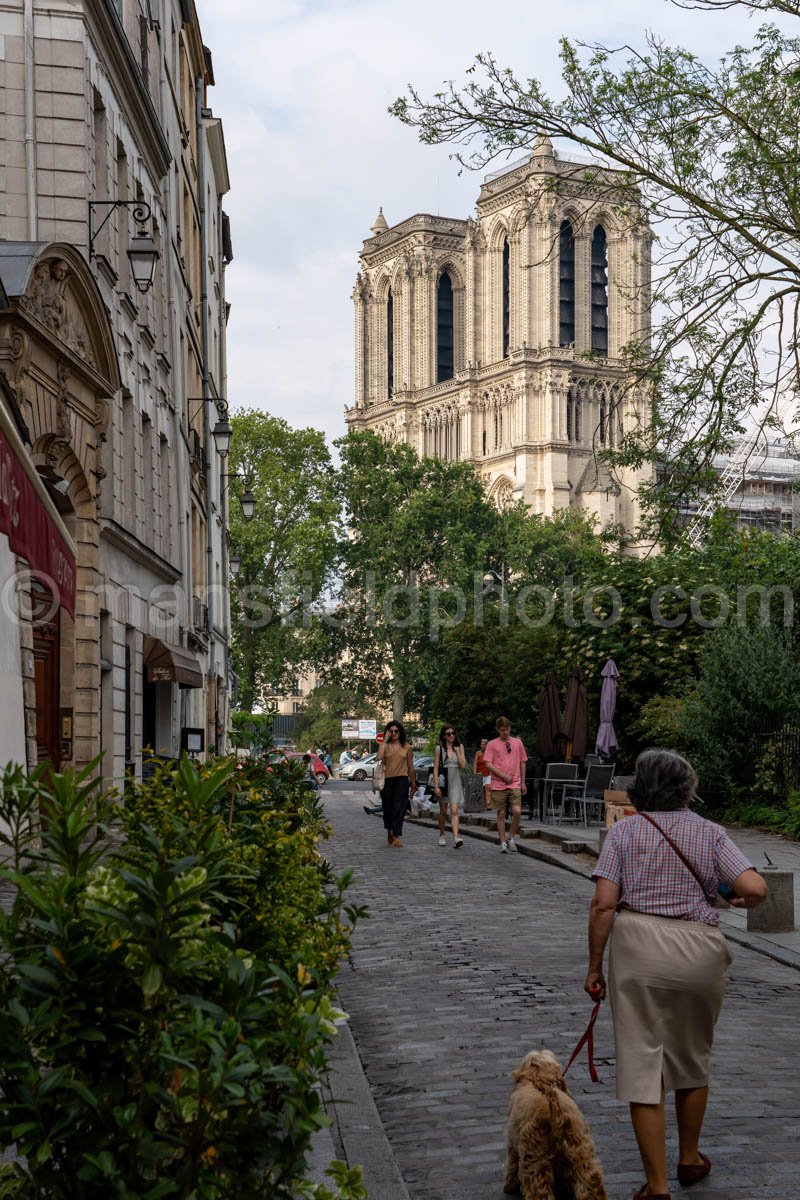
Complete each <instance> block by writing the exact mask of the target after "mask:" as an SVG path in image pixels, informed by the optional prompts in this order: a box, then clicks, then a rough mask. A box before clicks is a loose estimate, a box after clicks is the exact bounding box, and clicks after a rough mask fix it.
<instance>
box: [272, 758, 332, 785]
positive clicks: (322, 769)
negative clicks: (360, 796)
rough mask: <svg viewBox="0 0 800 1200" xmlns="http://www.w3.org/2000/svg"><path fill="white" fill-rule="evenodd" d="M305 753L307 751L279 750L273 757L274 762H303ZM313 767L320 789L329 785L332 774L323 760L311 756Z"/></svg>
mask: <svg viewBox="0 0 800 1200" xmlns="http://www.w3.org/2000/svg"><path fill="white" fill-rule="evenodd" d="M305 753H306V751H305V750H279V751H277V752H276V753H275V754H274V755H273V756H271V757H272V761H273V762H279V761H280V759H282V758H283V759H286V760H287V761H289V762H297V761H298V760H299V761H300V762H302V761H303V758H304V756H305ZM311 765H312V766H313V768H314V775H315V777H316V780H317V783H318V784H319V785H320V787H322V785H323V784H324V783H327V782H328V780H329V779H330V777H331V773H330V771H329V770H328V768H327V767H326V766H325V763H324V762H323V761H322V759H321V758H319V756H318V755H316V754H312V755H311Z"/></svg>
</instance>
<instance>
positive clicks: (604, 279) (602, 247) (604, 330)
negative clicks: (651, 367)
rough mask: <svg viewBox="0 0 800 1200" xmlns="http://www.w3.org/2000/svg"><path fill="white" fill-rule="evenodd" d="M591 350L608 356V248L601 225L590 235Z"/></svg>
mask: <svg viewBox="0 0 800 1200" xmlns="http://www.w3.org/2000/svg"><path fill="white" fill-rule="evenodd" d="M592 350H594V351H595V352H596V353H597V354H608V248H607V245H606V231H605V230H604V229H603V226H602V225H598V226H597V228H596V229H595V231H594V234H593V235H592Z"/></svg>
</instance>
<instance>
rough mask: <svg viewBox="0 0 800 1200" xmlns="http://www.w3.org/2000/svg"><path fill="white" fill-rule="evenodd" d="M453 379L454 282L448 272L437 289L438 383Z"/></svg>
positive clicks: (441, 277) (440, 280)
mask: <svg viewBox="0 0 800 1200" xmlns="http://www.w3.org/2000/svg"><path fill="white" fill-rule="evenodd" d="M452 378H453V281H452V279H451V278H450V276H449V275H448V273H447V271H443V272H442V274H441V275H440V276H439V284H438V286H437V288H436V382H437V383H443V382H444V380H445V379H452Z"/></svg>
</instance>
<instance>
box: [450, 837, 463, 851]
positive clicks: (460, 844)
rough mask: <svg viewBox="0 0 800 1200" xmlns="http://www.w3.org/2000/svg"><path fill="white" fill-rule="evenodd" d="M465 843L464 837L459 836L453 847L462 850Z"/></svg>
mask: <svg viewBox="0 0 800 1200" xmlns="http://www.w3.org/2000/svg"><path fill="white" fill-rule="evenodd" d="M463 845H464V839H463V838H460V837H457V838H456V840H455V841H454V842H453V849H454V850H460V849H461V847H462V846H463Z"/></svg>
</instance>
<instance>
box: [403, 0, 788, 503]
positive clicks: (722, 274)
mask: <svg viewBox="0 0 800 1200" xmlns="http://www.w3.org/2000/svg"><path fill="white" fill-rule="evenodd" d="M741 2H742V4H743V6H744V7H748V8H751V9H753V10H756V11H760V12H762V13H768V12H776V13H777V12H780V13H783V14H787V15H789V16H790V17H794V18H797V17H798V15H800V5H798V3H797V2H796V0H741ZM684 7H687V8H698V7H703V8H710V9H713V8H728V7H732V3H728V0H685V2H684ZM799 49H800V46H799V44H798V41H797V39H796V38H795V37H792V36H789V35H788V34H787V33H786V32H784V31H783V30H782V29H779V28H778V27H776V26H775V25H764V26H762V27H761V28H760V29H759V30H758V31H757V32H756V33H755V34H754V38H753V44H752V45H751V46H749V47H741V46H737V47H736V48H734V49H733V50H732V51H731V52H730V53H728V54H727V55H725V56H724V57H723V58H722V59H721V60H720V62H719V63H718V64H717V66H716V68H715V69H711V68H710V67H708V66H706V65H705V64H704V63H703V62H702V61H701V60H700V59H699V58H697V57H696V56H695V55H693V54H691V53H690V52H689V51H687V50H684V49H681V48H680V47H672V46H668V45H666V44H665V43H664V42H663V41H661V40H660V39H659V38H657V37H656V36H654V35H649V36H648V37H647V40H646V47H645V49H643V50H633V49H631V48H630V47H626V48H623V49H618V50H613V49H609V48H606V47H603V46H597V45H590V46H587V45H584V44H582V43H573V42H570V41H568V40H567V39H563V40H562V43H561V58H562V64H563V67H562V77H563V82H564V94H563V97H562V98H560V99H557V98H554V97H553V96H551V95H549V94H548V93H547V92H546V91H545V89H544V87H543V86H542V84H541V83H540V82H539V81H538V80H536V79H527V80H526V79H522V78H520V77H518V76H517V75H515V74H514V72H513V71H512V70H511V69H509V68H503V67H501V66H500V65H499V64H498V62H497V61H496V60H495V58H494V57H493V56H492V55H491V54H479V55H478V56H477V58H476V60H475V63H474V65H473V66H472V67H471V68H470V69H469V71H468V76H469V78H468V81H467V82H466V84H464V85H463V86H461V85H458V84H456V83H452V82H451V83H448V84H446V85H445V87H444V90H442V91H441V92H438V93H437V94H436V95H434V97H433V98H432V99H431V100H429V101H426V100H424V99H423V98H422V97H421V95H420V93H419V92H418V91H417V90H416V89H415V88H414V87H410V88H409V92H408V95H407V96H404V97H401V98H400V99H398V100H397V101H395V103H394V105H393V106H392V108H391V109H390V111H391V112H393V113H394V114H395V115H396V116H397V117H399V118H400V120H402V121H404V122H405V123H406V124H407V125H410V126H412V127H414V128H416V129H417V130H418V131H419V136H420V138H421V140H422V141H424V142H428V143H432V144H438V143H452V144H454V145H456V146H457V147H460V148H459V149H457V150H456V152H455V154H454V157H455V158H456V159H457V161H458V162H459V163H460V164H462V166H465V167H469V168H474V169H477V168H482V167H484V166H485V165H486V164H487V163H488V162H490V161H492V160H493V159H495V158H496V157H497V156H500V155H507V154H510V153H513V152H514V151H516V150H519V149H521V148H522V147H526V148H529V147H531V146H532V145H533V143H534V141H535V139H536V138H537V137H538V136H541V135H548V136H554V137H559V138H563V139H566V140H567V142H568V143H570V144H571V145H572V146H575V147H579V148H582V149H586V150H589V151H590V152H591V153H592V154H593V155H595V156H598V157H599V159H600V160H601V162H603V163H609V164H610V165H611V166H613V167H614V168H616V170H615V171H614V173H613V184H612V185H611V186H612V187H613V196H614V200H615V202H616V203H617V204H620V205H622V206H623V207H624V206H625V205H628V206H629V207H630V209H631V211H632V212H633V213H635V214H641V215H642V216H643V217H646V218H647V219H648V220H649V221H650V223H651V224H652V225H653V226H654V227H655V229H656V231H657V233H658V234H659V252H658V259H657V272H656V281H655V288H654V296H653V305H654V312H655V314H656V317H657V325H656V329H655V336H654V339H653V344H652V346H646V345H631V346H630V347H628V350H627V354H628V358H629V362H630V366H631V368H632V371H633V378H634V379H635V380H639V381H641V380H642V379H644V380H646V381H648V382H649V384H650V386H651V387H652V389H653V393H654V398H655V410H654V419H653V422H652V424H651V425H650V426H649V427H643V428H639V429H632V430H629V431H628V432H627V435H626V437H625V439H624V441H623V444H622V445H621V446H620V447H619V448H618V450H616V451H615V452H613V453H609V454H608V455H607V457H609V458H610V460H611V461H612V462H613V461H616V462H617V463H619V464H622V463H629V464H632V465H638V464H640V463H641V462H642V461H644V460H651V461H652V460H658V459H659V458H660V457H664V458H666V460H667V461H668V463H669V470H668V471H667V472H666V473H665V474H664V475H662V476H661V478H660V479H659V481H658V490H657V491H656V490H654V488H653V487H650V488H649V489H648V491H647V493H646V495H645V499H647V500H649V501H650V502H651V503H656V501H658V503H659V504H660V505H661V508H662V514H663V509H664V506H665V505H671V506H672V507H673V508H674V507H675V506H676V504H677V501H678V500H679V498H680V497H682V496H683V495H685V494H686V491H687V487H688V486H689V483H690V481H694V482H695V484H696V485H697V486H699V487H706V488H707V487H709V486H710V485H711V483H712V482H713V480H714V474H713V471H711V469H710V468H711V466H712V458H713V455H714V453H715V452H717V451H718V450H720V449H724V448H726V447H727V446H729V445H730V443H731V441H732V440H733V439H734V438H735V437H736V436H737V435H738V434H740V433H741V431H742V429H743V424H742V423H743V420H744V418H745V416H746V414H747V413H748V412H749V411H750V410H751V409H752V407H753V406H754V405H761V410H760V411H761V412H762V414H766V415H764V416H763V419H764V420H765V421H768V420H770V419H771V414H772V412H773V411H774V409H775V406H776V405H777V404H778V402H779V401H780V400H781V398H782V397H783V396H784V394H787V393H788V394H790V395H792V396H794V395H795V393H796V390H797V386H798V358H797V353H798V346H799V345H800V337H799V336H798V335H799V333H800V254H798V231H799V230H800V152H799V151H800V134H799V133H798V125H797V119H796V114H797V110H798V103H799V102H800V61H799V56H798V50H799ZM567 157H569V155H567ZM569 174H570V172H569V171H567V170H566V169H564V173H563V175H562V178H565V179H568V177H569ZM571 174H572V178H573V180H574V182H576V183H579V184H580V186H581V188H582V189H583V190H584V192H585V193H586V194H589V195H594V196H595V197H596V199H597V203H598V205H601V204H602V203H603V202H604V200H605V198H606V196H607V195H608V194H609V176H608V172H607V171H604V170H601V169H598V167H596V166H595V167H592V166H577V165H576V166H575V167H574V169H573V170H572V172H571Z"/></svg>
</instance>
